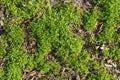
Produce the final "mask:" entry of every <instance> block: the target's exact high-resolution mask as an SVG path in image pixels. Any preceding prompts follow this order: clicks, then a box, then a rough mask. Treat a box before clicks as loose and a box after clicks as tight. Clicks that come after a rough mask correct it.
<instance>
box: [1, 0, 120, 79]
mask: <svg viewBox="0 0 120 80" xmlns="http://www.w3.org/2000/svg"><path fill="white" fill-rule="evenodd" d="M1 4H2V5H4V6H5V8H6V11H5V14H6V15H7V14H11V15H12V17H11V18H9V19H6V18H5V19H4V20H3V21H4V26H3V28H4V29H5V31H6V32H5V34H1V35H0V60H1V61H2V60H3V59H6V63H5V65H4V66H0V79H1V80H20V79H21V78H22V75H23V72H25V71H26V70H29V71H32V70H37V71H38V72H39V74H40V75H46V77H44V78H43V80H49V79H50V78H51V77H54V76H57V79H56V80H65V75H66V74H60V72H61V69H62V68H63V67H67V68H71V69H72V70H73V71H74V72H76V71H77V72H79V73H80V74H81V79H82V80H84V79H85V77H86V78H87V80H114V79H115V75H114V74H110V73H109V72H108V71H107V70H106V69H105V63H106V61H105V59H107V58H111V59H113V60H114V61H118V62H119V60H120V59H119V57H120V55H119V53H120V46H119V41H120V39H119V37H120V35H119V34H117V33H116V32H115V29H116V28H117V27H118V26H119V24H120V20H119V18H120V12H119V11H120V5H119V4H120V2H119V0H111V1H108V0H94V4H95V6H94V7H93V8H91V9H90V10H89V12H88V13H84V12H83V11H82V9H80V8H76V7H74V5H73V4H72V3H65V4H64V5H60V4H58V5H56V6H54V7H52V8H51V7H50V3H47V4H45V3H44V0H31V1H25V0H22V1H21V0H1ZM26 20H28V23H26V24H24V21H26ZM99 21H101V23H102V24H103V30H102V32H100V33H99V34H98V35H97V36H90V37H83V34H80V35H75V34H74V33H73V32H72V30H71V28H70V25H71V24H72V25H75V26H76V29H77V28H78V27H79V26H80V24H81V22H82V23H83V28H84V31H86V32H89V33H93V31H94V30H96V28H97V27H96V26H97V23H98V22H99ZM26 26H28V27H29V28H30V29H31V37H30V40H31V41H36V47H35V50H36V51H35V53H33V54H30V53H29V52H28V51H27V49H26V48H25V47H24V43H26V40H25V37H26V36H27V35H26V33H25V31H24V30H25V28H26ZM108 41H109V42H111V43H110V44H111V45H112V48H111V49H110V50H100V51H99V50H96V51H95V53H91V52H89V50H88V48H84V45H85V44H87V43H97V42H99V46H101V45H102V44H104V43H106V42H108ZM51 52H52V54H53V55H54V58H55V59H54V60H53V61H51V62H49V61H47V60H46V57H47V56H48V55H49V54H50V53H51ZM98 53H100V54H98ZM93 55H94V56H96V57H98V56H99V55H102V56H103V57H102V59H101V60H100V61H98V60H96V59H94V58H93V57H92V56H93ZM118 66H120V64H118ZM91 70H93V71H95V73H91ZM118 70H119V67H118ZM68 77H69V79H72V76H68Z"/></svg>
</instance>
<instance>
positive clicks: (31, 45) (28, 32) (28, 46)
mask: <svg viewBox="0 0 120 80" xmlns="http://www.w3.org/2000/svg"><path fill="white" fill-rule="evenodd" d="M26 26H27V25H26ZM25 34H26V37H25V43H24V47H25V48H26V49H27V50H28V52H29V53H35V51H36V50H35V48H36V41H35V40H32V41H31V40H30V38H31V37H32V31H31V29H30V27H29V26H27V27H26V28H25Z"/></svg>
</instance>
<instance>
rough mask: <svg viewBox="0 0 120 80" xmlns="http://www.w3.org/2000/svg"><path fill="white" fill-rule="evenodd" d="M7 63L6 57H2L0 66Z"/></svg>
mask: <svg viewBox="0 0 120 80" xmlns="http://www.w3.org/2000/svg"><path fill="white" fill-rule="evenodd" d="M6 63H7V58H4V59H3V60H1V61H0V66H5V65H6Z"/></svg>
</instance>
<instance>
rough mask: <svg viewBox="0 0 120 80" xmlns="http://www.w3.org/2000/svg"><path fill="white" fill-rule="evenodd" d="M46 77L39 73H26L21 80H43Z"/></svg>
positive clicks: (34, 71)
mask: <svg viewBox="0 0 120 80" xmlns="http://www.w3.org/2000/svg"><path fill="white" fill-rule="evenodd" d="M44 76H45V75H39V74H38V71H36V70H33V71H25V72H24V73H23V76H22V79H21V80H42V78H43V77H44Z"/></svg>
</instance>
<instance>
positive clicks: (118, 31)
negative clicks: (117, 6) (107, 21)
mask: <svg viewBox="0 0 120 80" xmlns="http://www.w3.org/2000/svg"><path fill="white" fill-rule="evenodd" d="M115 32H116V33H117V34H120V26H119V27H118V28H117V29H116V30H115Z"/></svg>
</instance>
